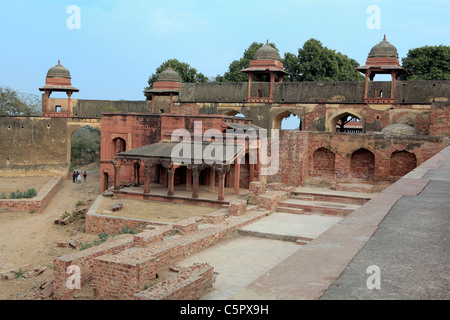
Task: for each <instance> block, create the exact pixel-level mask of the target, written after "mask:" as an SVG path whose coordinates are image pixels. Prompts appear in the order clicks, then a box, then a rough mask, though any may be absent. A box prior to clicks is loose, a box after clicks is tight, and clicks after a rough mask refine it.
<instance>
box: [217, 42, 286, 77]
mask: <svg viewBox="0 0 450 320" xmlns="http://www.w3.org/2000/svg"><path fill="white" fill-rule="evenodd" d="M263 45H264V44H263V43H258V42H253V43H252V44H251V45H250V46H249V47H248V48H247V50H245V51H244V55H243V56H242V58H241V59H239V60H234V61H233V62H231V64H230V66H229V67H228V71H227V72H225V74H224V75H223V76H220V75H218V76H217V77H216V81H217V82H247V81H248V75H246V74H245V73H243V72H241V70H243V69H245V68H248V67H249V66H250V60H253V57H254V56H255V53H256V51H257V50H258V49H259V48H261V47H262V46H263ZM270 45H271V46H272V47H274V48H275V49H276V46H275V44H273V43H271V44H270ZM277 50H278V49H277Z"/></svg>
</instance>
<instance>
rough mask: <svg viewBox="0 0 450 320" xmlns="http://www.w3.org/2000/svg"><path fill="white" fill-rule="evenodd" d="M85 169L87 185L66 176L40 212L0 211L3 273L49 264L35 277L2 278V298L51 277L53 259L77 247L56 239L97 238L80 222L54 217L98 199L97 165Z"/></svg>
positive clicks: (0, 246)
mask: <svg viewBox="0 0 450 320" xmlns="http://www.w3.org/2000/svg"><path fill="white" fill-rule="evenodd" d="M86 171H87V173H88V179H87V182H86V184H84V183H83V184H74V183H73V182H72V178H71V177H70V178H67V179H64V181H63V183H62V184H61V186H60V187H59V190H58V192H57V193H56V194H55V196H54V197H53V199H52V200H51V201H50V202H49V204H48V205H47V207H46V208H45V209H44V210H43V212H41V213H34V214H30V213H25V212H20V211H10V210H6V209H2V210H0V272H1V271H5V270H9V269H13V268H17V267H20V266H23V265H26V264H31V265H32V266H33V267H40V266H41V267H49V269H48V270H47V271H46V272H44V273H43V274H41V275H40V276H38V277H35V278H31V279H15V280H0V299H2V300H5V299H13V298H14V297H15V296H16V295H17V294H21V293H23V292H25V291H26V290H28V289H30V288H32V287H34V286H36V285H38V284H39V283H40V282H42V281H45V280H50V279H51V278H52V271H51V267H52V261H53V258H55V257H58V256H61V255H64V254H67V253H70V252H73V250H74V249H72V248H59V247H57V242H59V241H65V240H68V239H70V238H73V239H77V240H79V241H81V242H84V243H86V242H90V241H92V240H94V239H96V236H95V235H87V234H85V233H84V232H82V225H81V224H80V223H78V224H77V223H74V225H71V226H59V225H55V224H54V220H55V219H56V218H58V217H60V216H61V215H62V214H63V213H64V212H65V211H67V212H73V211H74V210H76V209H77V203H78V202H85V204H89V203H90V202H89V199H90V198H91V199H93V200H95V197H96V196H97V195H98V194H99V169H98V166H92V165H91V166H87V167H86ZM0 179H1V178H0ZM81 207H83V206H79V207H78V208H81Z"/></svg>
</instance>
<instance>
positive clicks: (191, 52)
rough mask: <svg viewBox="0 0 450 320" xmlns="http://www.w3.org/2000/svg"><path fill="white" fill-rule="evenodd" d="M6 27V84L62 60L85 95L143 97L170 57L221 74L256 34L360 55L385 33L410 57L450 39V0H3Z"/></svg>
mask: <svg viewBox="0 0 450 320" xmlns="http://www.w3.org/2000/svg"><path fill="white" fill-rule="evenodd" d="M71 5H75V6H76V7H78V8H79V9H80V11H79V14H78V13H77V11H73V10H69V11H68V9H70V6H71ZM373 8H375V10H374V9H373ZM378 9H379V11H377V10H378ZM68 23H69V24H68ZM78 23H79V24H78ZM0 27H1V30H2V37H1V50H0V86H8V87H11V88H13V89H15V90H18V91H22V92H27V93H36V94H40V92H39V91H38V88H39V87H40V86H42V85H44V82H45V75H46V73H47V71H48V69H49V68H51V67H53V66H54V65H56V64H57V62H58V59H60V60H61V64H62V65H64V66H65V67H66V68H68V69H69V70H70V72H71V74H72V85H74V86H75V87H77V88H79V89H80V92H79V93H76V94H74V96H73V98H75V99H77V98H79V99H111V100H118V99H125V100H143V99H144V95H143V93H142V91H143V90H144V87H145V86H146V85H147V80H148V78H149V76H150V75H151V74H152V73H154V72H155V69H156V68H157V67H158V66H160V65H161V64H162V63H163V62H164V61H166V60H168V59H171V58H176V59H178V60H180V61H182V62H187V63H189V64H190V65H191V67H193V68H196V69H197V70H198V71H199V72H202V73H203V74H205V75H206V76H208V77H212V76H216V75H217V74H223V73H224V72H226V71H227V69H228V66H229V64H230V63H231V62H232V61H233V60H236V59H239V58H240V57H241V56H242V54H243V52H244V51H245V50H246V49H247V48H248V47H249V45H250V44H251V43H252V42H254V41H257V42H264V43H265V41H266V40H267V39H268V40H269V41H270V42H273V43H275V44H276V46H277V48H278V49H279V50H280V54H281V56H283V55H284V53H286V52H291V53H297V50H298V48H300V47H302V46H303V44H304V42H305V41H307V40H308V39H310V38H315V39H318V40H319V41H321V42H322V43H323V45H324V46H326V47H328V48H330V49H333V50H336V51H339V52H341V53H343V54H346V55H347V56H349V57H351V58H353V59H355V60H356V61H358V63H360V64H364V63H365V61H366V58H367V55H368V53H369V51H370V49H371V48H372V47H373V46H374V45H376V44H377V43H379V42H380V41H381V40H382V38H383V35H384V34H386V35H387V40H388V41H389V42H390V43H392V44H393V45H395V46H396V47H397V49H398V52H399V55H400V57H405V56H406V54H407V52H408V50H409V49H411V48H417V47H421V46H424V45H440V44H444V45H449V44H450V0H423V1H419V0H384V1H381V0H340V1H337V0H330V1H320V0H315V1H313V0H270V1H269V0H176V1H174V0H167V1H153V0H146V1H145V0H135V1H133V0H113V1H95V0H89V1H87V0H85V1H82V0H78V1H77V0H71V1H65V0H58V1H56V0H54V1H50V0H33V1H31V0H17V1H5V0H0Z"/></svg>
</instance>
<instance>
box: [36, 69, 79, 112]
mask: <svg viewBox="0 0 450 320" xmlns="http://www.w3.org/2000/svg"><path fill="white" fill-rule="evenodd" d="M71 79H72V77H71V75H70V71H69V70H68V69H66V68H65V67H63V66H62V65H61V62H60V61H59V60H58V64H57V65H56V66H54V67H52V68H50V69H49V70H48V72H47V77H46V79H45V86H43V87H41V88H39V90H40V91H44V92H45V96H46V106H45V116H52V117H70V114H71V113H70V98H71V96H72V93H74V92H79V91H80V90H78V89H77V88H75V87H73V86H72V83H71ZM54 91H56V92H65V93H67V97H68V99H67V106H63V105H62V104H61V105H59V104H55V105H54V106H50V105H49V98H50V95H51V94H52V92H54ZM51 107H53V108H51ZM51 109H53V110H51Z"/></svg>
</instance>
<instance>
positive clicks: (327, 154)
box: [313, 148, 336, 176]
mask: <svg viewBox="0 0 450 320" xmlns="http://www.w3.org/2000/svg"><path fill="white" fill-rule="evenodd" d="M335 158H336V155H335V154H334V153H333V152H332V151H330V150H328V149H326V148H320V149H317V150H316V151H314V154H313V163H314V174H315V175H329V176H334V163H335Z"/></svg>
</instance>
